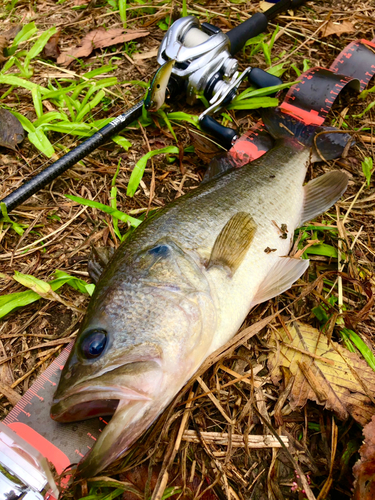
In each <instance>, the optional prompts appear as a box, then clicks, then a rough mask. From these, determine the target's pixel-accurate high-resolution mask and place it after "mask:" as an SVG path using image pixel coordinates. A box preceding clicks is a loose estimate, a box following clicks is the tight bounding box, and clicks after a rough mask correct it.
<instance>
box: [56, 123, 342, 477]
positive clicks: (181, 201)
mask: <svg viewBox="0 0 375 500" xmlns="http://www.w3.org/2000/svg"><path fill="white" fill-rule="evenodd" d="M265 121H266V124H267V126H268V129H269V130H270V132H271V133H272V134H273V136H274V137H276V138H279V139H277V140H276V144H275V147H274V148H273V149H272V150H271V151H269V152H268V153H266V154H265V155H264V156H263V157H261V158H260V159H258V160H256V161H254V162H252V163H250V164H248V165H246V166H244V167H242V168H241V169H235V170H232V171H229V172H227V173H224V174H222V175H220V176H218V177H217V178H214V179H212V180H210V181H209V182H207V183H205V184H202V185H201V186H199V187H198V188H197V189H196V190H194V191H191V192H190V193H188V194H187V195H185V196H183V197H181V198H178V199H177V200H176V201H174V202H173V203H171V204H170V205H169V206H167V207H166V208H164V209H162V210H160V211H158V212H157V213H155V214H154V215H152V216H150V217H149V218H148V219H147V220H146V221H145V222H143V224H142V225H141V226H139V227H138V228H137V229H136V230H135V231H134V232H133V233H132V235H131V236H129V238H128V239H127V240H126V241H125V242H124V243H122V245H121V246H120V247H119V248H118V250H117V251H116V253H115V254H114V255H113V257H112V258H111V259H110V262H109V263H108V265H107V267H106V268H105V270H104V273H103V274H102V276H101V278H100V280H99V282H98V284H97V286H96V290H95V293H94V295H93V297H92V299H91V301H90V304H89V307H88V311H87V315H86V318H85V320H84V322H83V324H82V326H81V329H80V332H79V335H78V337H77V339H76V342H75V345H74V347H73V350H72V352H71V354H70V357H69V359H68V361H67V363H66V365H65V367H64V369H63V371H62V375H61V380H60V384H59V386H58V389H57V391H56V394H55V399H54V404H53V407H52V418H54V419H55V420H58V421H61V422H64V421H75V420H82V419H85V418H90V417H93V416H98V415H108V414H113V413H114V415H113V417H112V419H111V421H110V423H109V424H108V425H107V426H106V427H105V428H104V430H103V432H102V434H101V436H100V438H99V439H98V441H97V442H96V444H95V446H94V448H93V450H92V451H91V452H90V453H89V455H88V456H87V458H85V459H84V460H83V462H81V463H80V464H79V466H78V472H79V473H80V474H81V475H82V476H86V477H87V476H92V475H94V474H96V473H97V472H99V471H100V470H102V469H103V468H104V467H106V466H107V465H109V464H110V463H111V462H112V461H113V460H115V459H116V458H118V457H119V456H120V455H121V454H122V453H123V452H124V451H125V450H126V449H127V448H129V446H130V445H131V444H132V443H133V442H134V441H135V440H136V439H137V438H138V437H139V436H140V435H141V434H142V433H143V432H144V430H145V429H147V428H148V427H149V426H150V424H151V423H152V422H153V421H154V420H155V418H156V417H157V416H158V415H159V414H160V413H161V412H162V411H163V409H164V408H165V407H166V406H167V405H168V404H169V403H170V401H171V400H172V399H173V397H174V396H175V395H176V394H177V392H178V391H179V390H180V389H181V388H182V387H183V385H184V384H185V383H186V382H187V381H188V380H189V378H190V377H192V375H193V374H194V373H195V371H196V370H197V369H198V368H199V366H200V365H201V364H202V362H203V361H204V360H205V359H206V358H207V356H208V355H210V354H211V353H212V352H213V351H215V350H216V349H217V348H219V347H220V346H222V345H223V344H225V343H226V342H227V341H228V340H229V339H230V338H231V337H232V336H233V335H234V334H235V333H236V332H237V330H238V329H239V327H240V326H241V324H242V322H243V321H244V319H245V317H246V315H247V314H248V312H249V311H250V309H251V308H252V307H253V306H254V305H256V304H258V303H260V302H263V301H265V300H267V299H270V298H272V297H275V296H276V295H278V294H280V293H282V292H284V291H285V290H287V289H288V288H290V286H291V285H292V284H293V283H294V282H295V281H296V280H297V279H298V278H299V277H300V276H301V275H302V274H303V273H304V272H305V271H306V269H307V267H308V265H309V261H308V260H300V259H294V258H290V257H288V253H289V250H290V247H291V244H292V239H293V231H294V230H295V229H296V228H297V227H299V226H300V225H301V224H303V223H304V222H306V221H308V220H310V219H312V218H314V217H316V216H317V215H319V214H320V213H322V212H324V211H325V210H327V209H328V208H329V207H330V206H331V205H332V204H333V203H335V202H336V201H337V200H338V199H339V198H340V196H341V195H342V193H343V192H344V191H345V189H346V186H347V176H346V175H345V174H344V173H342V172H339V171H333V172H329V173H327V174H325V175H323V176H321V177H319V178H317V179H314V180H312V181H310V182H309V183H307V184H306V185H305V186H304V185H303V184H304V179H305V175H306V169H307V167H308V165H309V161H310V158H311V148H310V147H309V145H310V144H311V143H312V137H313V132H314V129H313V128H311V127H310V128H309V127H303V126H302V125H301V124H298V123H297V122H295V121H294V120H293V119H291V118H290V117H289V118H288V117H286V118H285V117H283V116H282V115H273V117H268V118H267V119H266V120H265ZM293 134H294V135H293ZM283 136H286V137H283ZM320 137H322V138H323V141H322V145H321V152H323V154H324V152H325V151H326V150H327V151H330V152H331V153H332V150H333V147H332V144H333V143H332V140H333V141H337V140H339V141H342V140H343V135H342V134H331V136H328V135H327V134H323V135H321V136H320ZM328 137H331V139H329V138H328ZM332 137H333V139H332ZM329 140H331V142H329ZM346 140H347V138H345V142H346ZM301 141H303V142H304V144H302V142H301ZM324 142H328V145H327V144H325V143H324ZM306 144H307V146H306ZM338 148H339V149H340V148H341V149H342V146H341V145H339V146H338ZM327 156H328V155H326V157H327ZM280 228H281V229H282V231H280ZM269 250H272V251H271V252H270V251H269Z"/></svg>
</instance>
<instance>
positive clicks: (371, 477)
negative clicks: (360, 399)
mask: <svg viewBox="0 0 375 500" xmlns="http://www.w3.org/2000/svg"><path fill="white" fill-rule="evenodd" d="M363 434H364V436H365V441H364V443H363V445H362V446H361V447H360V449H359V453H360V455H361V458H360V460H358V462H357V463H356V464H355V465H354V467H353V474H354V477H355V478H356V480H355V483H354V495H353V500H373V499H374V498H375V417H372V420H371V422H370V423H369V424H367V425H366V426H365V427H364V428H363Z"/></svg>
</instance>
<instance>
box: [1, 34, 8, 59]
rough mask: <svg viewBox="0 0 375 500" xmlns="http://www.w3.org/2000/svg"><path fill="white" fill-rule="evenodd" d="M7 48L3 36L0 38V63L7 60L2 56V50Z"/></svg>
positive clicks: (6, 42) (6, 41)
mask: <svg viewBox="0 0 375 500" xmlns="http://www.w3.org/2000/svg"><path fill="white" fill-rule="evenodd" d="M7 47H8V40H7V39H6V38H5V36H0V63H2V62H4V61H6V60H7V57H6V56H4V49H6V48H7Z"/></svg>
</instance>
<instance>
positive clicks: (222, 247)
mask: <svg viewBox="0 0 375 500" xmlns="http://www.w3.org/2000/svg"><path fill="white" fill-rule="evenodd" d="M255 232H256V224H255V222H254V219H253V218H252V217H251V215H250V214H248V213H246V212H238V213H236V214H235V215H233V217H231V218H230V219H229V221H228V222H227V223H226V224H225V226H224V227H223V229H222V230H221V231H220V233H219V236H218V237H217V238H216V241H215V243H214V246H213V248H212V252H211V257H210V261H209V263H208V266H207V267H208V269H209V268H210V267H213V266H222V267H228V268H229V269H230V271H231V273H232V275H233V274H234V273H235V272H236V270H237V269H238V267H239V266H240V264H241V262H242V261H243V259H244V257H245V255H246V253H247V251H248V249H249V247H250V245H251V242H252V241H253V238H254V236H255Z"/></svg>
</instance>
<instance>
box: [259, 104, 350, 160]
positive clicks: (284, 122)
mask: <svg viewBox="0 0 375 500" xmlns="http://www.w3.org/2000/svg"><path fill="white" fill-rule="evenodd" d="M262 118H263V121H264V124H265V125H266V127H267V130H268V132H269V133H270V134H271V135H272V136H273V137H274V138H275V139H278V140H279V141H281V142H286V143H289V144H290V146H291V147H294V148H298V147H309V148H312V156H311V161H312V162H316V161H323V160H333V159H335V158H339V157H340V156H341V155H342V153H343V152H344V150H345V148H346V147H347V145H348V143H352V142H353V140H352V137H351V136H350V134H345V133H342V132H341V131H340V130H338V129H336V128H334V127H321V126H317V125H306V124H305V123H303V122H302V121H300V120H297V118H294V117H292V116H290V115H287V114H286V113H283V112H282V111H281V110H280V108H275V109H273V108H267V109H265V110H264V111H263V113H262Z"/></svg>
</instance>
